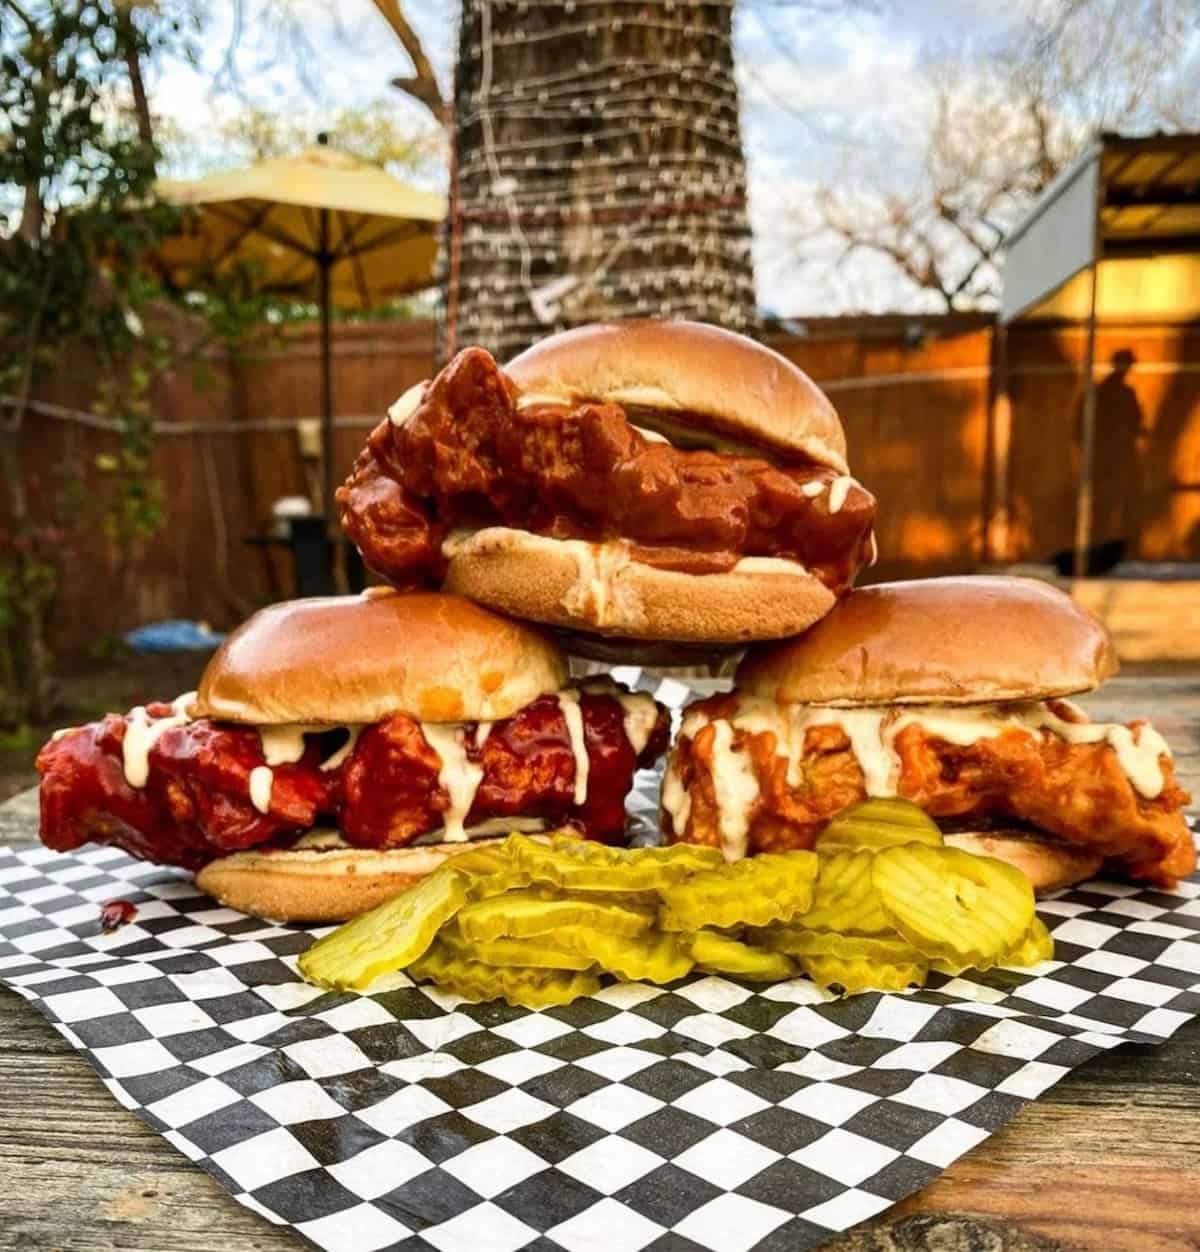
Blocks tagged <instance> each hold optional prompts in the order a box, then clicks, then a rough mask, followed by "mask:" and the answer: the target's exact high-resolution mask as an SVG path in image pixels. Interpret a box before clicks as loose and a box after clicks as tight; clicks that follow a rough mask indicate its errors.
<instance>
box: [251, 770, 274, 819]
mask: <svg viewBox="0 0 1200 1252" xmlns="http://www.w3.org/2000/svg"><path fill="white" fill-rule="evenodd" d="M274 785H275V774H274V772H273V771H272V769H271V767H270V766H269V765H256V766H255V767H254V768H253V769H252V770H251V771H250V803H251V804H253V805H254V807H255V808H256V809H257V810H258V811H259V812H260V813H269V812H270V811H271V788H272V787H273V786H274Z"/></svg>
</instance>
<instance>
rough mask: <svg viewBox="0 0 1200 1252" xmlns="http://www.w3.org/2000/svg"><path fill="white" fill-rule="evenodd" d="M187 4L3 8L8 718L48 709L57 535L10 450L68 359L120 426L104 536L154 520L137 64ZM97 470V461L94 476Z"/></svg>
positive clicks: (3, 551) (0, 183) (176, 44)
mask: <svg viewBox="0 0 1200 1252" xmlns="http://www.w3.org/2000/svg"><path fill="white" fill-rule="evenodd" d="M193 29H194V19H193V18H192V16H191V13H190V10H189V9H188V7H187V6H186V5H185V4H183V3H179V4H172V2H171V0H159V2H158V3H155V4H154V5H152V6H150V5H140V4H137V3H134V2H133V0H41V2H35V0H25V2H23V3H18V2H17V0H0V396H2V397H3V400H2V402H0V474H2V478H3V482H4V487H5V496H6V499H5V507H4V511H3V513H0V519H2V520H0V525H3V530H2V531H0V645H2V646H3V648H4V657H3V662H2V664H0V674H2V675H3V676H4V678H5V682H6V685H7V686H9V687H10V688H11V691H12V694H11V697H10V704H11V705H13V706H14V707H13V708H12V709H10V712H14V711H15V712H16V714H17V715H18V716H25V717H29V718H32V719H35V720H41V719H44V718H45V717H46V716H47V714H48V712H49V701H50V690H49V672H50V660H49V656H48V652H47V647H46V642H45V614H46V611H47V608H48V606H49V604H50V602H51V600H52V598H53V593H54V587H55V584H56V581H57V577H58V570H59V569H60V567H61V566H62V565H63V563H64V560H65V558H66V557H67V556H68V555H69V548H70V543H69V537H67V536H64V535H63V533H62V532H61V531H60V530H59V529H58V528H57V527H52V526H48V525H47V524H45V522H44V521H42V520H41V514H39V515H38V516H37V517H35V514H34V511H33V509H32V508H31V503H30V500H29V499H28V495H27V489H26V478H25V474H24V465H23V456H22V443H23V433H24V431H25V429H26V422H27V421H28V420H29V417H28V410H29V402H30V399H31V397H32V393H33V389H34V387H35V385H36V383H37V381H38V379H39V378H40V377H41V376H42V375H43V374H44V372H45V371H46V370H47V369H48V368H49V367H50V366H51V365H52V364H53V363H54V362H55V361H56V360H57V359H59V357H60V356H61V354H62V353H63V352H65V351H67V350H71V351H77V352H79V353H80V354H81V357H82V356H83V355H84V354H86V356H87V357H88V358H90V359H91V360H94V361H95V362H96V369H97V376H98V377H99V378H102V379H103V380H104V393H105V394H104V395H103V397H102V402H103V404H104V407H105V409H106V413H107V415H108V416H110V417H113V418H115V419H117V420H118V421H119V422H120V424H121V436H120V439H119V444H120V447H119V451H118V453H117V466H116V469H115V470H114V472H113V482H114V492H115V494H114V496H113V500H112V502H111V503H110V506H109V509H108V514H109V525H110V533H112V534H113V536H114V538H115V539H117V540H118V542H119V541H121V540H129V539H130V538H131V537H137V536H144V535H146V534H150V533H153V531H154V530H155V529H156V528H157V526H158V525H159V523H160V516H161V515H160V510H159V509H158V508H157V506H156V502H155V499H154V491H153V490H152V489H149V490H147V487H146V480H147V478H148V475H149V431H150V429H151V424H150V423H149V422H148V420H147V416H146V409H145V393H146V385H147V384H146V380H145V377H144V371H145V370H146V368H147V367H148V365H147V363H148V362H151V361H153V359H154V358H155V356H156V355H157V354H158V353H159V352H161V350H162V344H161V343H160V342H159V341H158V339H157V337H156V336H153V335H149V334H147V333H146V331H145V330H144V323H143V320H142V318H141V315H140V311H141V310H142V309H144V307H145V306H146V304H147V303H148V301H149V300H150V299H151V298H152V297H153V295H154V294H155V288H154V287H153V286H152V284H151V281H150V280H149V278H148V276H147V273H146V270H145V269H144V266H143V258H144V256H145V254H146V252H147V250H148V249H150V248H151V247H153V246H154V245H155V244H156V243H157V242H158V240H159V239H160V238H161V237H162V235H163V234H164V233H165V232H166V231H167V230H169V229H170V227H171V226H172V224H173V221H174V217H173V213H172V211H171V210H169V209H167V208H166V207H164V206H157V205H155V204H154V203H153V202H152V196H151V191H152V185H153V180H154V175H155V163H156V159H157V150H156V148H155V145H154V137H153V132H152V127H151V121H150V113H149V107H148V104H147V101H146V95H145V90H144V87H143V84H142V78H141V65H142V64H143V63H144V61H145V60H146V59H147V58H148V57H150V56H152V55H155V54H157V53H160V52H161V53H167V52H182V53H186V50H187V44H188V40H189V39H190V32H191V31H192V30H193ZM102 468H103V467H102Z"/></svg>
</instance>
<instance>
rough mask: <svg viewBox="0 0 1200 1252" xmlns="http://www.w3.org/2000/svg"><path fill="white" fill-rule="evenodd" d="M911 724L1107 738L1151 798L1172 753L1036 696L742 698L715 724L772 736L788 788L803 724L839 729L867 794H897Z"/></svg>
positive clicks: (692, 718)
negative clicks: (828, 701)
mask: <svg viewBox="0 0 1200 1252" xmlns="http://www.w3.org/2000/svg"><path fill="white" fill-rule="evenodd" d="M1076 712H1078V711H1076ZM1080 716H1082V715H1081V714H1080ZM706 720H707V719H706V718H705V717H704V716H703V714H701V713H689V714H688V715H687V716H686V717H685V719H684V725H683V728H682V729H681V732H680V733H681V734H682V735H687V736H688V737H689V738H690V737H694V736H695V734H696V731H697V730H698V729H699V728H700V726H701V725H703V724H704V723H705V721H706ZM914 724H915V725H918V726H920V727H922V729H923V730H924V731H925V732H926V734H928V735H930V736H932V737H934V738H937V739H943V740H945V741H946V742H947V743H953V744H956V745H958V746H961V747H967V746H969V745H971V744H973V743H977V742H978V741H979V740H980V739H992V738H995V737H996V736H998V735H1002V734H1004V733H1005V732H1006V731H1013V730H1015V731H1018V732H1020V733H1022V734H1027V735H1036V734H1038V733H1039V732H1041V731H1043V730H1046V731H1049V732H1050V733H1052V734H1055V735H1057V736H1058V737H1059V738H1060V739H1063V740H1065V741H1066V742H1067V743H1106V744H1107V745H1108V746H1109V747H1111V748H1112V749H1113V751H1114V752H1115V753H1116V757H1117V762H1118V764H1119V765H1120V767H1121V769H1122V771H1123V772H1124V774H1125V776H1126V777H1127V778H1128V779H1129V782H1130V784H1131V785H1132V786H1133V788H1134V790H1135V791H1137V792H1138V793H1139V794H1140V795H1142V796H1145V797H1146V798H1147V799H1153V798H1154V797H1155V796H1157V795H1159V794H1160V793H1161V792H1162V789H1163V786H1164V778H1163V771H1162V765H1161V761H1160V758H1161V757H1163V756H1166V757H1167V758H1168V759H1170V756H1171V751H1170V748H1169V747H1168V746H1167V743H1166V741H1165V740H1164V739H1163V737H1162V736H1161V735H1160V734H1159V733H1158V732H1157V731H1156V730H1154V729H1153V727H1150V726H1143V727H1142V728H1141V730H1140V732H1139V738H1138V739H1136V740H1135V739H1134V735H1133V732H1132V731H1131V730H1130V729H1129V728H1128V727H1127V726H1122V725H1120V724H1119V723H1107V722H1089V721H1087V720H1084V721H1071V720H1068V719H1066V718H1063V717H1060V716H1058V714H1056V713H1055V712H1054V711H1053V710H1052V709H1051V708H1050V707H1049V706H1048V705H1047V704H1044V703H1041V702H1036V701H1034V702H1029V703H1024V704H1014V705H1007V706H1006V705H977V706H970V707H956V706H950V705H921V706H919V707H910V708H905V707H904V706H892V707H884V708H879V707H876V708H861V709H839V708H827V707H820V706H817V705H780V704H776V703H775V702H774V701H771V700H763V699H756V698H754V697H749V696H742V697H741V698H740V699H739V702H738V709H737V712H736V713H735V714H734V715H733V717H732V718H730V719H729V721H725V720H724V719H720V720H718V721H716V722H714V723H713V725H714V726H715V727H717V728H718V733H719V734H720V735H722V737H725V736H726V733H727V732H726V731H725V730H724V729H721V728H723V727H728V728H730V729H737V730H741V731H744V732H745V733H747V734H761V733H763V732H764V731H770V732H771V733H772V734H774V736H775V753H776V755H777V756H781V757H784V758H785V759H786V760H787V762H788V772H787V778H788V782H789V784H790V785H792V786H795V785H796V784H797V783H798V782H799V768H798V765H799V761H800V759H801V757H802V754H803V751H804V736H805V733H806V732H807V730H808V728H809V727H810V726H839V727H841V729H842V730H843V731H844V733H845V735H846V737H847V738H848V739H849V740H850V746H851V750H852V751H853V753H854V755H855V757H856V759H857V760H858V763H859V766H860V768H861V769H862V771H863V777H864V783H865V787H866V792H867V794H868V795H869V796H894V795H895V794H896V787H897V784H898V782H899V777H900V757H899V754H898V753H897V751H896V747H895V742H896V738H897V736H898V735H899V734H900V733H901V731H903V730H904V729H905V727H907V726H911V725H914ZM714 762H715V750H714ZM715 782H716V770H715V766H714V784H715Z"/></svg>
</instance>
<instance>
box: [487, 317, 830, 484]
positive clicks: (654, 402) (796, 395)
mask: <svg viewBox="0 0 1200 1252" xmlns="http://www.w3.org/2000/svg"><path fill="white" fill-rule="evenodd" d="M505 372H506V373H507V374H508V375H509V377H510V378H511V379H512V380H513V382H515V383H516V384H517V386H518V387H519V388H520V390H521V391H522V393H524V394H525V395H526V396H529V397H534V396H537V397H544V398H546V399H547V400H553V401H565V402H568V403H574V402H579V401H583V400H597V401H603V402H608V403H612V404H619V405H621V406H622V407H623V408H624V409H625V410H626V412H627V413H628V414H629V416H630V420H631V421H633V422H634V423H635V424H640V425H647V426H651V427H660V426H661V429H662V433H663V434H665V435H667V436H668V437H669V438H674V437H675V436H677V435H679V436H684V437H686V436H687V435H688V434H694V433H695V432H697V431H699V430H703V431H704V432H705V433H706V434H708V435H709V436H711V437H712V438H710V439H708V440H706V441H705V442H708V443H714V442H715V443H716V444H717V446H721V444H722V443H727V444H730V445H733V446H734V447H735V448H736V446H737V445H738V443H739V441H740V442H741V443H743V444H744V443H747V442H748V443H750V444H751V445H757V446H760V447H761V446H762V445H768V446H769V447H770V448H773V449H775V450H777V451H779V452H781V453H783V454H785V455H787V454H790V455H791V456H793V457H795V456H797V455H801V456H803V457H805V458H806V459H809V460H812V461H816V462H817V463H818V464H821V465H828V466H830V467H831V468H833V469H835V470H837V471H838V473H840V474H844V473H846V472H847V467H846V437H845V435H844V433H843V432H842V425H841V422H839V421H838V415H837V413H836V411H835V410H834V407H833V405H832V404H830V403H829V401H828V399H826V397H825V394H824V392H822V391H821V390H820V388H818V387H817V385H816V384H815V383H814V382H813V381H812V379H811V378H809V376H808V375H807V374H805V373H804V371H803V370H801V369H799V368H797V367H796V366H795V365H793V364H792V363H791V361H789V360H787V358H786V357H782V356H780V355H779V353H778V352H773V351H772V350H771V349H770V348H766V347H764V346H763V345H762V344H760V343H755V341H754V340H753V339H747V338H746V337H745V336H744V335H735V334H733V333H732V332H731V331H727V330H719V329H718V328H717V327H716V326H706V325H704V324H702V323H700V322H660V321H652V320H648V319H647V320H631V321H626V322H600V323H597V324H596V325H594V326H581V327H579V328H578V329H577V330H568V331H565V332H564V333H562V334H560V335H551V336H550V338H549V339H543V340H542V341H541V342H540V343H536V344H534V346H533V347H532V348H529V349H528V350H527V351H525V352H522V353H521V355H520V356H518V357H516V358H515V359H514V360H513V361H511V362H509V364H508V365H506V366H505ZM676 416H678V417H682V419H683V420H682V421H681V422H680V423H679V424H678V426H676V425H675V423H674V422H673V421H672V418H673V417H676Z"/></svg>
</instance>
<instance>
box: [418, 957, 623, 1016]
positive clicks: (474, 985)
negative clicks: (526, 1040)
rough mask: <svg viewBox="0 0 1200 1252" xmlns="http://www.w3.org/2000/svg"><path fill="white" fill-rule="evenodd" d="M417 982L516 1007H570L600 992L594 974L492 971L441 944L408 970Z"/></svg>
mask: <svg viewBox="0 0 1200 1252" xmlns="http://www.w3.org/2000/svg"><path fill="white" fill-rule="evenodd" d="M408 972H409V974H410V976H411V977H412V978H414V979H417V980H418V981H432V982H434V983H436V984H437V985H438V986H439V987H441V988H442V989H443V990H445V991H449V992H452V993H453V994H454V995H460V996H462V997H463V998H464V999H466V1000H476V1001H480V1000H505V1001H507V1002H508V1003H509V1004H511V1005H513V1006H514V1007H517V1008H526V1009H543V1008H550V1007H552V1006H553V1005H557V1004H570V1003H571V1001H572V1000H577V999H579V997H580V996H585V995H594V994H595V993H596V992H597V991H599V990H600V979H599V978H598V977H596V975H595V974H589V973H585V972H571V971H568V970H553V969H517V968H511V967H510V968H505V969H499V968H491V967H489V966H486V965H481V964H479V963H477V962H474V961H468V960H464V959H462V958H461V957H458V956H456V955H455V954H454V953H453V952H451V951H450V950H449V949H448V948H447V947H446V946H445V945H444V944H443V943H441V942H440V941H439V942H438V943H436V944H434V945H433V946H432V947H431V948H430V949H429V950H428V952H426V954H425V955H424V956H423V957H421V959H420V960H419V961H416V962H414V963H413V965H412V966H411V967H410V968H409V971H408Z"/></svg>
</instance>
